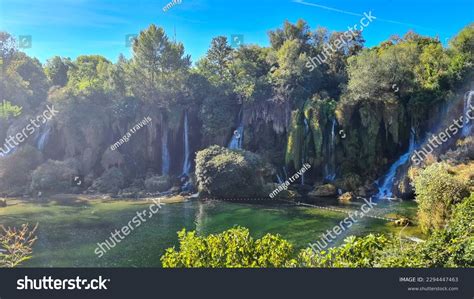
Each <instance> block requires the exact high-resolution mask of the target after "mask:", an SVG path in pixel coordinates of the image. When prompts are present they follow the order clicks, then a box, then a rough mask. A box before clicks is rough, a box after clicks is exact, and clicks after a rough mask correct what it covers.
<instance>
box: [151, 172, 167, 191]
mask: <svg viewBox="0 0 474 299" xmlns="http://www.w3.org/2000/svg"><path fill="white" fill-rule="evenodd" d="M170 188H171V179H170V177H169V176H165V175H164V176H158V175H155V176H152V177H149V178H147V179H146V180H145V189H146V190H147V191H149V192H164V191H167V190H169V189H170Z"/></svg>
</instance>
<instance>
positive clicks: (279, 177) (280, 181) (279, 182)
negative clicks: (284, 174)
mask: <svg viewBox="0 0 474 299" xmlns="http://www.w3.org/2000/svg"><path fill="white" fill-rule="evenodd" d="M276 176H277V181H278V184H283V179H282V178H281V176H279V175H278V173H277V175H276Z"/></svg>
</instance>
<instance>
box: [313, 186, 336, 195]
mask: <svg viewBox="0 0 474 299" xmlns="http://www.w3.org/2000/svg"><path fill="white" fill-rule="evenodd" d="M336 195H337V189H336V186H334V185H333V184H325V185H321V186H317V187H316V188H314V190H313V191H311V192H309V193H308V196H311V197H329V196H336Z"/></svg>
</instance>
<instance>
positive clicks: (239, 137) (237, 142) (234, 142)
mask: <svg viewBox="0 0 474 299" xmlns="http://www.w3.org/2000/svg"><path fill="white" fill-rule="evenodd" d="M243 134H244V121H243V117H242V109H240V112H239V125H238V127H237V129H236V130H235V131H234V135H232V139H231V140H230V142H229V146H228V148H229V149H242V141H243Z"/></svg>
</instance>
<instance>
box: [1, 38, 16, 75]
mask: <svg viewBox="0 0 474 299" xmlns="http://www.w3.org/2000/svg"><path fill="white" fill-rule="evenodd" d="M16 52H17V48H16V41H15V39H14V38H13V37H12V36H11V35H10V34H9V33H8V32H4V31H0V65H1V68H2V73H3V72H4V71H5V69H6V68H7V66H8V65H9V64H10V62H11V60H12V59H13V57H14V55H15V53H16Z"/></svg>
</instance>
